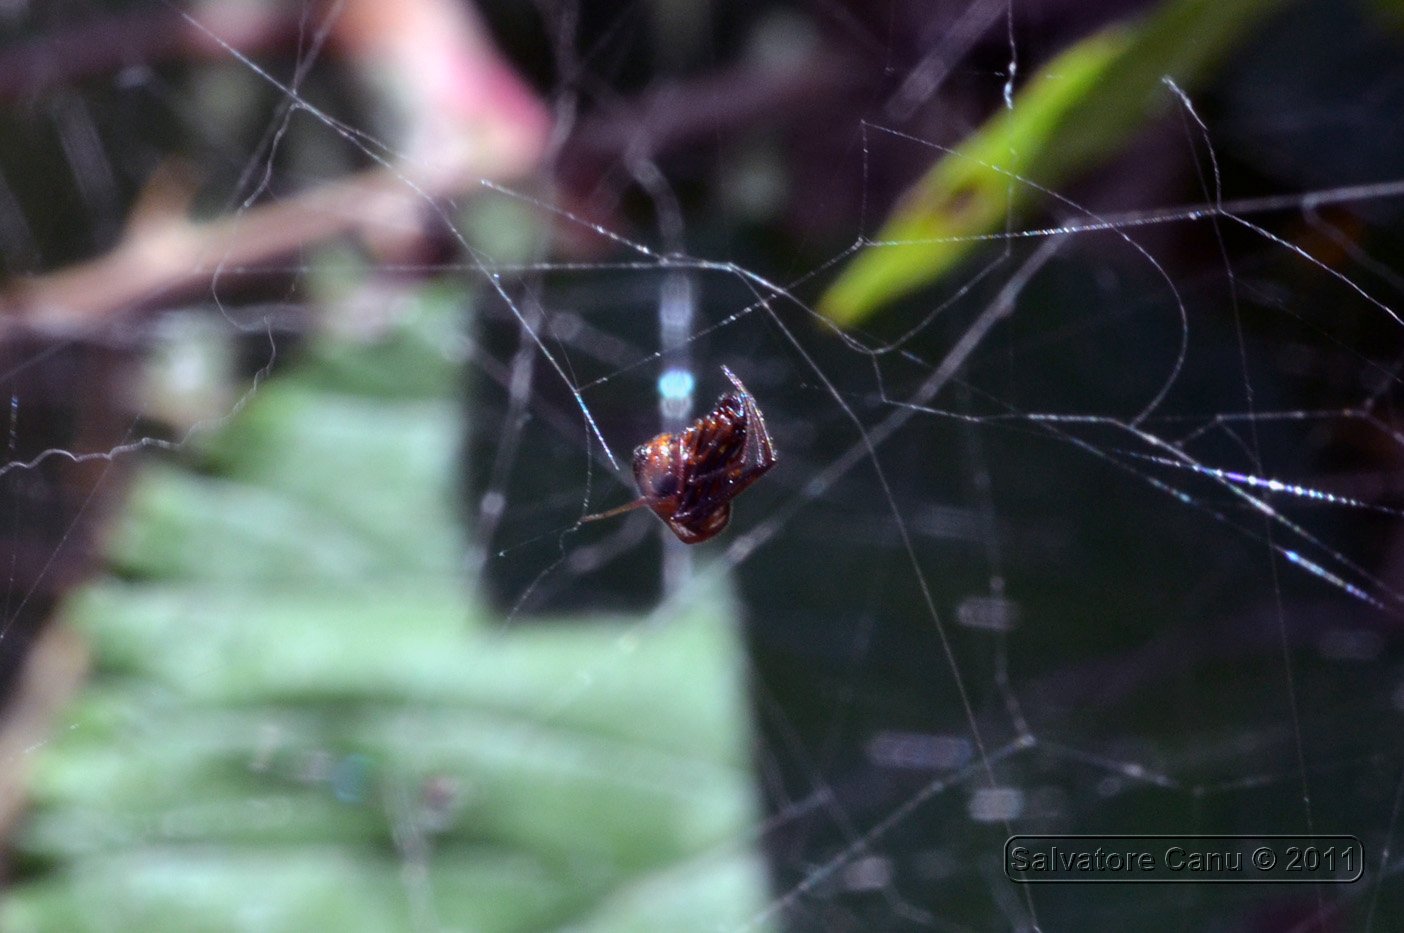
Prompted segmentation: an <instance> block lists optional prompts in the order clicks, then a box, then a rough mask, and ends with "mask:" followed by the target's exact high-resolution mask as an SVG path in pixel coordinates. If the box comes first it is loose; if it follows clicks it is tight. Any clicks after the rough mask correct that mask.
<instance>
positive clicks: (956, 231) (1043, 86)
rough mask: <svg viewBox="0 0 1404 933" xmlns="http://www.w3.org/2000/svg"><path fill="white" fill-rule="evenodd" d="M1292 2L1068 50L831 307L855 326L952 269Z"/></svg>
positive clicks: (1229, 2) (956, 161)
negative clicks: (1172, 86) (1174, 87)
mask: <svg viewBox="0 0 1404 933" xmlns="http://www.w3.org/2000/svg"><path fill="white" fill-rule="evenodd" d="M1283 2H1285V0H1168V2H1166V3H1164V4H1162V5H1161V6H1160V7H1159V8H1158V9H1157V10H1155V11H1154V12H1153V13H1152V14H1151V15H1150V16H1149V17H1148V18H1147V19H1145V20H1144V21H1142V22H1141V23H1139V24H1137V25H1134V26H1117V27H1112V28H1110V29H1106V30H1104V31H1102V32H1099V33H1096V34H1094V35H1092V36H1089V37H1088V38H1086V39H1083V40H1082V41H1080V42H1078V43H1076V44H1075V45H1073V46H1071V47H1070V48H1068V49H1067V50H1066V51H1064V52H1063V53H1062V54H1061V55H1059V56H1058V57H1057V58H1055V59H1054V60H1053V61H1051V62H1049V63H1048V64H1047V65H1046V66H1045V67H1044V68H1043V69H1042V70H1040V71H1039V72H1038V74H1036V75H1035V76H1034V77H1033V78H1032V79H1030V81H1029V82H1028V84H1027V85H1026V86H1025V87H1024V88H1023V89H1022V90H1021V91H1020V92H1019V94H1018V95H1017V96H1016V97H1015V99H1014V106H1013V108H1012V109H1007V110H1000V111H998V112H997V113H996V114H995V115H994V116H992V117H991V118H990V119H989V120H988V121H987V122H986V123H985V125H984V126H983V127H981V128H980V129H979V130H977V131H976V132H975V133H973V134H972V135H971V136H970V137H969V138H967V139H966V140H965V141H964V142H962V143H961V144H960V145H959V146H957V147H956V148H955V149H954V150H953V151H951V152H949V153H947V154H945V155H943V156H941V158H939V159H938V160H937V161H936V163H935V164H934V165H933V166H932V167H931V168H930V169H929V170H928V171H927V172H926V174H925V175H924V176H923V177H922V178H921V179H920V180H919V181H918V182H917V183H916V184H915V185H914V186H912V188H910V189H909V190H908V191H907V192H906V194H905V195H904V196H903V197H902V199H901V200H900V201H899V203H898V204H897V206H896V208H895V209H894V210H893V212H892V215H891V216H890V217H889V218H888V220H887V222H886V223H885V224H884V225H883V227H882V229H881V230H880V231H879V232H878V234H877V235H876V237H874V240H875V241H876V242H875V243H874V244H873V245H870V246H868V247H867V248H865V249H864V250H863V251H861V252H860V253H858V254H857V256H856V257H855V258H854V259H853V261H852V262H850V263H849V264H848V266H847V267H846V268H845V269H844V270H843V272H842V273H841V274H840V275H839V277H838V279H837V280H836V281H835V282H834V283H833V285H831V286H830V288H829V290H828V291H827V292H826V293H825V294H824V296H823V297H822V298H821V299H820V302H819V308H820V311H821V312H822V313H824V314H825V315H827V316H828V317H829V318H831V319H832V320H834V321H835V322H837V323H839V324H842V325H845V326H851V325H855V324H858V323H860V322H862V321H863V320H864V319H865V318H867V317H868V316H869V315H870V314H872V313H873V312H874V311H875V310H877V309H878V308H879V307H881V306H882V305H884V304H886V303H888V302H891V301H893V300H895V299H897V298H899V297H901V296H903V295H905V294H908V293H910V292H911V291H913V290H915V289H917V288H919V287H921V286H923V285H928V284H930V283H933V282H935V281H937V280H938V279H940V278H941V277H942V276H943V275H945V274H947V273H948V272H950V271H951V270H952V269H953V268H955V266H956V265H957V264H959V263H960V262H961V261H962V260H963V259H964V258H965V257H966V256H967V255H968V254H969V252H970V251H971V249H972V248H973V247H974V246H975V245H976V244H977V243H979V242H980V241H982V240H983V239H986V238H988V237H989V236H990V235H992V234H996V233H997V232H998V231H999V230H1000V229H1002V227H1003V225H1004V223H1005V221H1006V218H1008V217H1010V216H1011V215H1012V216H1019V215H1021V214H1022V213H1024V212H1025V211H1026V210H1027V209H1028V208H1029V207H1030V206H1031V205H1033V204H1034V202H1035V201H1036V200H1037V199H1039V198H1040V197H1041V196H1042V191H1040V188H1045V189H1051V188H1056V187H1057V186H1059V185H1061V184H1063V183H1065V182H1066V181H1068V180H1069V179H1071V178H1074V177H1076V176H1077V175H1079V174H1082V173H1084V172H1086V171H1088V170H1090V169H1092V168H1094V167H1095V166H1096V165H1098V164H1099V163H1102V162H1104V161H1106V160H1107V159H1109V158H1110V157H1111V156H1113V155H1115V154H1116V152H1117V151H1118V150H1120V149H1121V148H1122V146H1124V145H1125V144H1126V142H1127V141H1128V140H1129V139H1130V138H1131V136H1132V135H1134V134H1135V132H1136V131H1137V130H1138V129H1139V128H1140V127H1141V126H1143V125H1144V124H1145V123H1146V122H1147V121H1148V120H1149V119H1151V118H1153V117H1154V116H1156V115H1158V114H1160V113H1163V112H1164V111H1165V109H1166V108H1167V107H1169V106H1173V105H1175V103H1176V101H1175V99H1174V96H1173V94H1172V93H1171V92H1170V91H1169V90H1168V89H1167V88H1166V86H1165V84H1164V79H1166V78H1169V79H1172V80H1174V81H1175V82H1176V83H1177V84H1178V85H1179V86H1180V87H1182V88H1184V89H1186V90H1189V89H1192V88H1194V87H1196V86H1197V85H1199V84H1200V83H1201V82H1202V81H1203V80H1204V79H1205V78H1206V77H1207V76H1208V75H1209V74H1210V73H1211V72H1212V70H1213V69H1214V68H1215V67H1216V66H1217V65H1219V64H1220V63H1221V62H1222V61H1223V60H1224V58H1225V57H1226V56H1227V55H1228V53H1229V52H1230V51H1232V49H1233V47H1234V45H1235V44H1236V43H1237V42H1238V41H1240V40H1241V39H1242V38H1243V36H1245V35H1246V34H1247V32H1248V30H1249V29H1250V28H1251V27H1252V26H1254V25H1255V24H1256V23H1258V22H1259V21H1260V20H1261V19H1262V18H1263V17H1264V16H1265V15H1267V14H1268V13H1269V12H1271V11H1272V10H1273V9H1275V8H1276V7H1278V6H1280V5H1281V4H1282V3H1283Z"/></svg>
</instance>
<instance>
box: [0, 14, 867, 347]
mask: <svg viewBox="0 0 1404 933" xmlns="http://www.w3.org/2000/svg"><path fill="white" fill-rule="evenodd" d="M365 2H366V3H369V2H371V0H365ZM423 2H426V3H435V2H437V0H423ZM363 5H364V4H363ZM348 6H354V5H352V4H348ZM344 22H345V24H346V25H345V26H342V25H339V27H338V28H339V30H342V32H343V35H342V37H341V44H342V45H343V47H347V48H350V49H353V50H354V51H355V52H356V54H357V55H358V56H359V59H360V60H361V61H363V62H370V63H371V64H372V65H373V67H375V68H376V69H378V70H379V72H380V73H381V74H382V75H385V74H389V73H394V74H396V75H399V76H402V77H403V76H404V75H405V74H406V72H405V71H404V70H403V68H400V69H398V70H397V69H396V64H397V63H402V62H403V61H404V60H405V58H406V57H407V56H410V55H415V56H417V57H418V59H419V63H418V64H417V65H416V66H415V69H416V70H417V71H419V72H421V73H424V74H426V75H428V74H432V75H435V76H436V78H437V80H438V81H439V83H440V85H441V86H439V87H435V88H432V89H430V90H431V93H428V94H426V98H427V100H428V102H429V104H432V103H434V102H443V101H444V100H446V99H448V100H449V101H450V103H449V104H448V105H446V106H441V107H437V108H436V107H433V106H429V105H426V104H424V103H421V104H419V105H418V106H415V107H414V108H413V110H414V112H415V114H416V115H417V118H416V119H413V120H412V121H411V123H412V124H413V125H414V126H416V127H418V129H416V130H415V131H414V132H412V133H411V136H410V139H409V141H408V142H407V143H406V144H405V145H406V147H407V148H408V149H409V151H410V153H411V156H414V157H415V159H414V160H413V161H411V160H406V161H405V162H403V163H400V164H398V165H396V166H395V167H393V168H381V169H375V170H371V171H367V172H364V173H361V174H358V175H353V176H350V177H348V178H345V179H342V180H339V181H336V182H332V183H328V184H326V185H323V186H321V187H318V188H314V189H311V190H308V191H305V192H302V193H300V194H298V195H295V196H293V197H290V198H287V199H285V200H282V201H279V202H276V203H267V204H262V205H259V206H256V207H253V208H250V209H248V210H244V211H242V212H240V213H238V214H237V215H234V216H230V217H225V218H220V219H218V220H214V221H208V222H203V223H200V222H194V221H191V220H189V219H188V218H186V217H184V216H172V215H171V214H167V216H165V217H164V218H157V217H150V216H147V217H143V218H142V219H141V222H140V223H135V222H134V223H132V224H131V225H130V226H129V228H128V231H127V236H126V238H125V239H124V240H123V241H122V242H121V243H120V244H119V245H118V246H117V247H116V248H115V249H114V250H113V251H112V252H110V253H108V254H107V255H105V256H101V257H98V258H96V259H94V260H92V261H90V262H85V263H82V264H80V265H77V266H74V267H71V268H68V269H63V270H59V271H57V272H53V273H49V274H46V275H41V276H36V277H33V278H29V279H25V280H21V281H19V282H17V283H15V284H13V285H12V286H11V287H10V288H9V289H7V290H4V291H0V317H6V318H8V319H9V320H10V321H20V322H23V323H24V324H25V325H27V326H31V327H35V328H38V329H41V330H47V331H59V332H65V331H71V330H74V329H82V328H85V327H88V326H91V325H93V324H94V323H97V322H100V321H102V320H103V319H105V318H107V317H108V316H110V315H113V314H122V313H131V312H137V311H142V310H151V309H154V308H158V307H161V306H164V305H168V304H170V303H172V302H175V301H180V300H185V299H190V298H193V297H196V296H198V295H201V294H204V293H206V292H208V290H209V289H210V287H211V285H212V283H214V282H215V280H216V279H217V278H218V277H220V276H221V275H235V274H246V273H249V272H257V271H259V270H260V269H261V268H267V267H269V266H270V265H272V264H274V263H276V262H278V261H279V260H286V259H288V258H289V257H295V256H297V255H299V254H300V253H301V252H302V251H303V250H306V249H308V248H311V247H314V246H316V245H318V244H320V243H325V242H327V241H329V240H333V239H336V238H339V237H346V236H353V237H357V238H359V239H360V240H361V241H362V242H363V243H365V244H367V245H368V246H369V247H370V249H371V251H372V252H373V253H375V254H376V255H377V256H378V257H380V258H382V259H385V258H391V257H394V258H401V257H404V256H405V255H406V254H408V253H411V252H413V250H414V249H415V247H416V244H418V243H419V242H420V240H421V239H422V237H423V236H424V235H425V233H426V220H427V219H428V218H427V214H428V211H427V207H428V204H427V203H426V199H428V200H434V199H443V198H451V197H454V196H457V195H462V194H465V193H468V192H470V191H473V190H476V189H477V188H478V187H479V186H480V182H481V181H482V180H485V179H486V180H493V181H512V180H515V179H520V178H523V177H526V176H528V175H529V174H530V173H532V172H533V171H535V170H537V168H538V167H539V163H540V160H541V158H542V157H543V154H544V151H545V140H546V136H547V135H548V133H547V127H546V118H545V117H544V111H543V110H542V109H541V108H540V106H539V104H538V103H537V102H536V99H535V98H534V97H531V96H530V93H529V92H528V91H527V90H526V88H525V87H524V86H523V85H521V84H520V82H519V81H518V79H517V78H516V76H515V74H514V73H512V72H511V71H510V70H509V69H508V68H507V66H506V65H505V64H503V63H501V62H499V61H497V60H496V58H495V56H494V55H493V53H492V51H491V50H490V49H487V48H486V47H485V46H483V45H482V42H483V41H484V40H482V39H481V37H480V36H477V35H475V36H473V37H472V39H471V43H470V45H469V50H470V53H471V54H470V55H468V56H465V55H463V54H461V53H462V51H463V50H462V48H456V49H455V47H454V46H453V44H452V43H449V45H448V46H447V47H446V48H444V49H441V50H440V51H442V52H443V53H444V54H443V55H442V56H441V57H442V58H448V59H452V58H453V56H454V54H455V52H457V53H458V55H457V59H458V61H459V63H460V64H459V71H460V76H459V79H458V80H457V81H456V82H452V83H451V84H450V85H448V86H442V85H444V82H443V81H442V72H441V71H438V72H436V71H435V70H434V68H433V66H432V63H431V62H430V61H427V60H426V57H428V58H432V56H426V51H425V47H424V46H423V45H422V44H421V45H419V46H408V45H406V44H405V43H404V41H402V40H400V41H397V40H394V39H393V38H386V33H385V32H384V27H385V23H386V22H388V21H387V20H385V19H384V18H383V17H377V16H374V15H370V14H368V15H365V16H360V15H353V14H348V15H347V16H346V17H345V20H344ZM347 30H350V31H351V32H352V37H351V38H347V37H346V35H345V32H346V31H347ZM425 31H431V32H434V33H436V34H438V35H443V29H442V23H439V22H435V21H433V20H432V18H424V19H422V20H421V21H420V22H419V23H418V24H417V26H415V28H413V29H411V30H410V31H409V35H411V36H413V35H417V34H418V35H422V34H423V33H424V32H425ZM439 44H440V45H443V43H442V42H441V43H439ZM429 51H430V52H432V51H433V50H432V49H430V50H429ZM465 58H471V59H472V61H471V64H470V66H469V67H467V68H464V67H462V64H461V63H462V61H463V60H464V59H465ZM485 62H486V63H487V64H485ZM848 74H850V72H848V71H846V70H845V69H844V68H843V67H842V63H841V62H838V61H835V60H834V59H833V56H831V55H825V54H823V53H822V52H821V53H819V54H818V55H816V56H815V59H814V60H813V61H811V62H806V63H801V64H800V65H799V66H798V67H789V68H784V69H778V68H775V67H765V66H755V65H746V66H738V67H735V68H732V69H729V70H726V71H723V72H719V73H714V74H712V75H709V76H706V77H703V78H701V79H697V80H694V81H691V82H685V83H679V84H676V85H671V86H668V87H665V88H663V89H660V90H658V91H655V92H652V93H650V94H647V95H645V96H643V97H642V98H640V99H639V100H637V101H634V102H630V103H628V104H626V105H624V106H621V107H619V108H615V109H614V110H611V111H609V112H607V113H603V114H600V115H597V116H594V117H592V118H587V119H585V120H583V121H582V122H581V124H580V126H579V127H578V129H577V130H576V132H575V133H574V134H573V135H572V136H571V137H569V139H568V140H567V141H566V143H565V146H564V148H563V150H562V152H561V154H560V163H561V170H562V173H563V174H565V175H567V176H571V175H576V176H581V177H588V176H589V175H591V174H592V173H594V172H597V171H599V170H600V168H601V166H603V165H605V164H608V163H610V162H612V161H614V160H618V159H621V158H627V159H637V158H648V157H651V156H653V155H654V154H656V153H659V152H662V151H667V150H674V149H677V148H680V147H683V146H687V145H695V144H697V143H698V142H699V141H702V140H705V139H707V138H709V137H714V136H716V135H718V134H725V133H733V132H735V131H736V130H737V129H739V128H745V127H750V126H755V125H759V124H761V123H763V122H773V121H775V119H776V117H775V114H776V113H783V114H785V115H786V119H789V120H793V119H795V118H797V117H801V116H803V114H804V113H805V112H806V110H807V109H808V108H809V107H812V106H814V105H815V102H818V101H822V100H824V99H826V98H828V97H829V96H830V95H831V94H832V92H834V91H835V90H837V89H838V88H840V87H842V86H843V85H844V84H845V83H846V82H849V81H851V78H849V77H847V75H848ZM465 88H466V89H467V90H466V91H465V90H464V89H465ZM455 89H456V90H455ZM401 93H402V94H403V93H404V92H403V88H401ZM446 112H447V113H449V114H450V115H451V116H450V117H449V118H446V117H445V113H446ZM453 114H457V115H458V116H457V117H456V118H453V117H452V115H453ZM431 120H437V121H438V123H437V124H431V123H430V121H431ZM425 126H429V130H425V129H423V127H425ZM425 161H430V162H431V164H428V165H427V166H426V165H424V164H423V163H424V162H425Z"/></svg>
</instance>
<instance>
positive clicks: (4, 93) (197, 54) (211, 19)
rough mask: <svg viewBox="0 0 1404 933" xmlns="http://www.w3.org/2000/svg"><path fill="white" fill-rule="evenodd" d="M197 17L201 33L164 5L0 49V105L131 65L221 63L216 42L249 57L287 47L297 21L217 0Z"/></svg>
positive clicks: (287, 13)
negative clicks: (170, 61)
mask: <svg viewBox="0 0 1404 933" xmlns="http://www.w3.org/2000/svg"><path fill="white" fill-rule="evenodd" d="M200 15H201V23H202V24H203V25H204V26H205V29H204V30H201V29H199V28H197V27H195V26H194V25H192V24H191V23H190V21H189V20H187V19H186V18H185V17H184V16H182V15H181V13H180V11H178V10H175V9H170V8H162V9H158V10H141V11H138V12H124V13H115V14H110V15H107V16H95V17H93V18H91V19H89V20H87V21H85V22H82V23H77V24H75V25H72V26H69V27H68V28H65V29H59V30H57V31H55V32H52V33H49V34H48V35H44V36H40V37H38V38H35V39H30V40H28V41H25V42H20V43H16V44H15V45H12V46H10V47H8V48H4V49H0V103H9V102H14V101H23V100H25V99H26V98H30V97H35V96H37V95H40V94H44V93H46V92H48V91H52V90H54V89H55V88H59V87H64V86H66V85H70V84H74V83H77V82H79V81H82V80H85V79H88V78H94V77H102V76H105V75H109V74H112V73H114V72H117V71H120V70H122V69H123V68H127V67H130V66H134V65H140V66H147V65H150V64H152V63H154V62H160V61H164V60H179V61H198V60H205V59H218V58H225V57H227V56H228V54H229V53H228V52H227V51H226V50H225V49H224V47H223V46H221V45H220V40H222V41H223V42H225V43H227V44H228V45H229V46H230V47H231V48H235V49H238V50H239V51H241V52H243V53H245V54H247V55H255V54H262V53H265V52H269V51H272V50H274V49H278V48H284V47H291V46H292V45H293V44H294V43H295V42H296V40H297V36H298V22H299V17H298V16H297V15H296V14H295V12H294V11H292V10H289V9H286V8H281V7H278V6H275V5H269V4H259V3H219V4H212V5H210V6H209V7H208V8H207V10H205V11H202V13H201V14H200ZM215 36H218V37H219V39H218V40H217V39H216V38H214V37H215Z"/></svg>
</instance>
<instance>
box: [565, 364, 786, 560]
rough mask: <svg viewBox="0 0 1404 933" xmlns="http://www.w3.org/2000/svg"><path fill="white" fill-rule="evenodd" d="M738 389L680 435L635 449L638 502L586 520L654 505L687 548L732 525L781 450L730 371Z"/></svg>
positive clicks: (662, 437)
mask: <svg viewBox="0 0 1404 933" xmlns="http://www.w3.org/2000/svg"><path fill="white" fill-rule="evenodd" d="M721 370H722V373H723V374H724V375H725V376H726V378H727V380H728V381H729V382H730V383H731V384H732V386H733V387H734V391H731V392H727V393H726V394H724V395H722V397H721V398H719V399H717V405H716V407H715V408H713V409H712V410H711V411H710V412H708V413H707V414H705V415H703V416H702V417H701V418H698V419H697V420H696V421H694V422H693V423H692V425H691V426H690V427H688V428H687V429H686V430H684V431H683V432H682V433H681V434H660V435H658V436H657V437H655V438H654V439H653V440H651V441H649V442H648V443H647V444H640V445H639V446H638V447H636V448H634V482H635V483H637V484H638V487H639V498H637V499H635V500H634V501H633V502H630V503H627V504H625V505H621V506H619V507H618V508H614V509H610V510H609V511H607V512H599V513H597V514H595V515H587V516H585V517H584V518H582V519H581V521H582V522H593V521H597V520H599V519H601V518H612V517H613V516H615V515H621V514H623V513H625V512H632V511H633V510H634V509H637V508H639V507H640V506H648V507H649V508H650V509H652V510H653V512H654V514H656V515H657V516H658V517H659V518H661V519H663V521H664V522H666V523H667V525H668V527H669V528H670V529H672V532H673V534H675V535H677V536H678V540H679V541H681V542H682V543H683V544H699V543H701V542H703V541H706V540H707V539H708V538H711V537H713V536H714V535H716V534H718V533H719V532H720V531H721V530H722V529H723V528H725V527H726V524H727V522H729V521H730V520H731V500H732V499H735V498H736V497H737V496H738V495H740V494H741V492H742V490H744V489H745V488H746V487H747V486H749V485H751V484H752V483H754V482H755V481H756V480H758V479H760V478H761V477H762V476H764V475H765V473H766V471H767V470H769V469H770V468H771V467H773V466H774V465H775V445H774V444H773V443H771V440H770V433H769V432H768V431H766V429H765V418H764V417H762V416H761V410H760V408H759V407H758V406H757V405H756V402H755V399H753V398H751V393H750V392H747V391H746V387H745V386H744V385H742V383H741V380H740V379H738V378H736V374H735V373H733V372H732V371H731V370H730V369H727V368H726V367H725V366H723V367H722V368H721Z"/></svg>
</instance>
